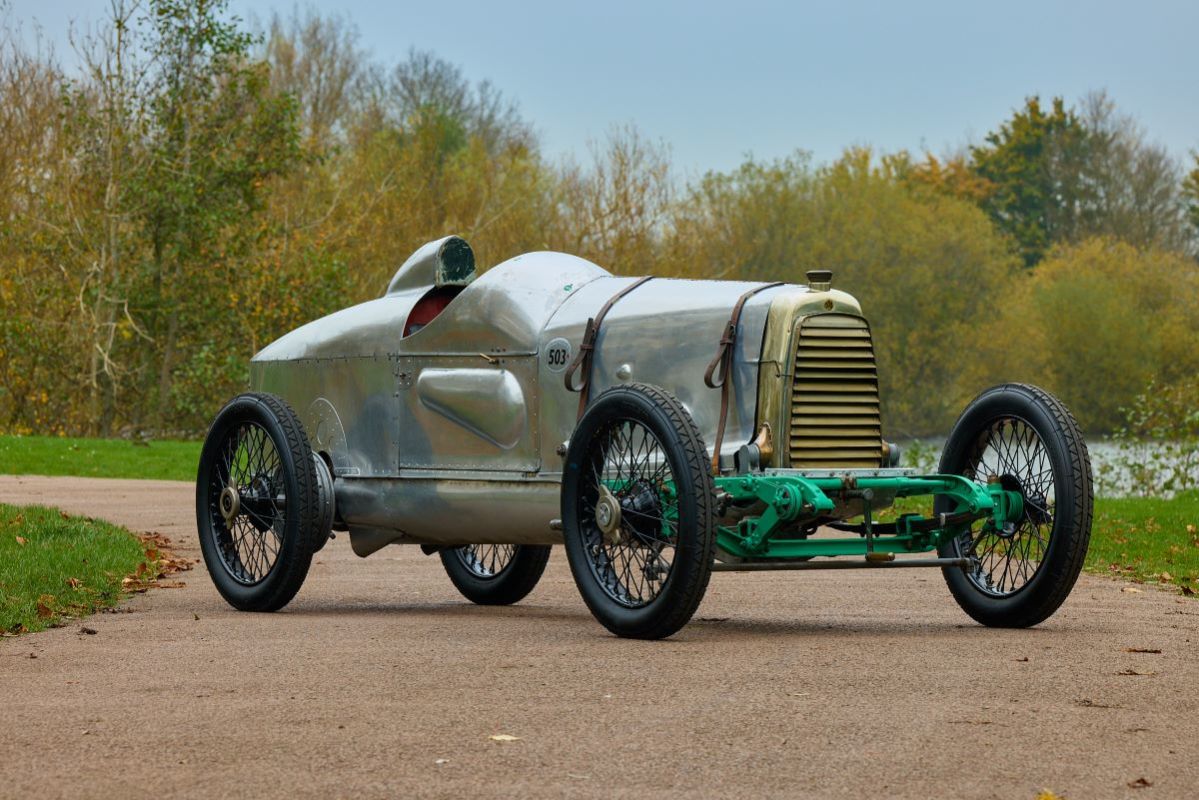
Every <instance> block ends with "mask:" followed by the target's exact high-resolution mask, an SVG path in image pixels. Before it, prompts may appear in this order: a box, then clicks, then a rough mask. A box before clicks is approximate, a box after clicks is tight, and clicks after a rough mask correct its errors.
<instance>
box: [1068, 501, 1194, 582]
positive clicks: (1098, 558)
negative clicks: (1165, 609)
mask: <svg viewBox="0 0 1199 800" xmlns="http://www.w3.org/2000/svg"><path fill="white" fill-rule="evenodd" d="M1086 568H1087V570H1088V571H1090V572H1102V573H1107V574H1111V575H1118V576H1119V577H1122V578H1127V579H1129V580H1134V581H1138V582H1153V583H1161V584H1169V585H1173V586H1177V587H1179V590H1180V591H1181V592H1182V593H1183V594H1192V595H1193V594H1195V593H1196V592H1199V492H1187V493H1184V494H1180V495H1178V496H1177V497H1175V498H1174V499H1172V500H1161V499H1157V498H1146V497H1122V498H1099V499H1097V500H1096V501H1095V527H1094V529H1093V531H1092V534H1091V548H1090V551H1089V552H1088V553H1087V564H1086Z"/></svg>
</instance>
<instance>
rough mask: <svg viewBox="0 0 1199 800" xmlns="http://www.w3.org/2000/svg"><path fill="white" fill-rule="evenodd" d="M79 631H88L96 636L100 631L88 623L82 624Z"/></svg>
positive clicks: (89, 634) (88, 633)
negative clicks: (88, 625)
mask: <svg viewBox="0 0 1199 800" xmlns="http://www.w3.org/2000/svg"><path fill="white" fill-rule="evenodd" d="M79 632H80V633H86V634H87V635H88V636H95V635H96V634H97V633H98V631H97V630H96V629H95V628H89V627H87V626H86V625H80V626H79Z"/></svg>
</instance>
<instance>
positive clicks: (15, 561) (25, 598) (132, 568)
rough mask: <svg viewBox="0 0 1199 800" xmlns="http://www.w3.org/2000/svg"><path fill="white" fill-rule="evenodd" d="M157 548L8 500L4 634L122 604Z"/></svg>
mask: <svg viewBox="0 0 1199 800" xmlns="http://www.w3.org/2000/svg"><path fill="white" fill-rule="evenodd" d="M156 556H157V554H156V553H155V552H154V551H153V550H151V551H150V552H149V553H147V551H146V546H145V545H144V544H143V543H142V542H141V541H140V540H139V539H137V537H135V536H134V535H133V534H132V533H130V532H129V531H127V530H125V529H124V528H119V527H117V526H115V525H110V524H108V523H106V522H100V521H97V520H90V519H84V518H82V517H72V516H69V515H67V514H66V513H64V512H62V511H59V510H57V509H53V508H45V507H43V506H20V507H18V506H10V505H2V504H0V632H4V633H10V634H11V633H25V632H32V631H40V630H44V629H45V628H49V627H55V626H58V625H61V624H63V622H64V621H65V620H66V619H69V618H73V617H82V616H85V615H87V614H90V613H92V612H94V611H97V610H99V609H101V608H107V607H109V606H113V605H116V603H117V602H118V601H119V600H120V599H121V598H122V597H123V596H124V595H125V594H126V588H127V587H128V586H129V585H130V583H131V581H127V580H126V578H128V577H130V576H135V577H134V581H132V583H137V582H139V579H140V578H141V577H143V576H144V577H150V576H153V575H155V574H156V569H155V566H156V562H155V561H153V560H151V559H152V558H156Z"/></svg>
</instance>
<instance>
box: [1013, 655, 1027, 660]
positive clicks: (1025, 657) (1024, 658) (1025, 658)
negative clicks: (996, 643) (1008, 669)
mask: <svg viewBox="0 0 1199 800" xmlns="http://www.w3.org/2000/svg"><path fill="white" fill-rule="evenodd" d="M1016 660H1017V661H1028V656H1024V657H1023V658H1017V659H1016Z"/></svg>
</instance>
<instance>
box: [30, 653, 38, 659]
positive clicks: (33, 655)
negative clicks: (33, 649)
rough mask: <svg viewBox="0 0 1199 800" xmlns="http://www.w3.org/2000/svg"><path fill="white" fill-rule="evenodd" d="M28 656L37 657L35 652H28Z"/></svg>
mask: <svg viewBox="0 0 1199 800" xmlns="http://www.w3.org/2000/svg"><path fill="white" fill-rule="evenodd" d="M29 657H30V658H37V653H30V654H29Z"/></svg>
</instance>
